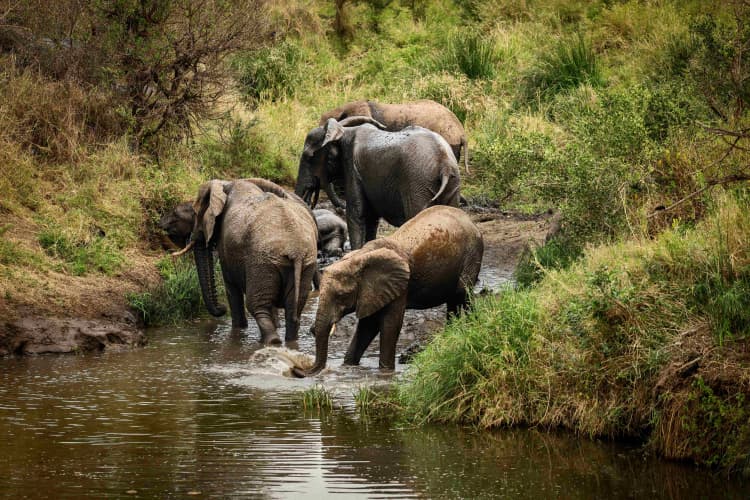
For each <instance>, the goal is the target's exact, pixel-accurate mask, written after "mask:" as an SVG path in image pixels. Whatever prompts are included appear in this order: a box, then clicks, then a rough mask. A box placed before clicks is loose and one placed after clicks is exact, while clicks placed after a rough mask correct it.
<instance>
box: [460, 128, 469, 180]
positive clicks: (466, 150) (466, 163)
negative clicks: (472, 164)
mask: <svg viewBox="0 0 750 500" xmlns="http://www.w3.org/2000/svg"><path fill="white" fill-rule="evenodd" d="M461 149H463V150H464V168H466V173H467V174H470V173H471V172H469V142H468V141H467V140H466V136H465V135H462V136H461Z"/></svg>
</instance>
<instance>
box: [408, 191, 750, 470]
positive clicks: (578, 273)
mask: <svg viewBox="0 0 750 500" xmlns="http://www.w3.org/2000/svg"><path fill="white" fill-rule="evenodd" d="M749 213H750V206H749V205H748V203H747V201H736V200H735V199H733V198H731V197H725V198H723V199H722V200H720V201H719V202H718V206H717V210H716V214H715V215H713V216H711V217H709V218H707V219H706V220H705V221H703V222H701V223H700V224H698V225H697V226H696V227H695V228H688V227H676V228H675V229H673V230H670V231H666V232H664V233H663V234H661V235H660V236H659V237H658V238H656V239H654V240H635V239H634V240H629V241H626V242H623V243H619V244H616V245H609V246H600V247H592V248H589V249H588V250H586V252H585V254H584V256H583V258H582V259H581V260H580V261H578V262H576V263H575V264H573V265H572V266H571V267H570V268H569V269H566V270H551V269H547V270H544V273H543V278H542V279H541V281H540V282H539V283H538V284H535V285H533V286H531V287H529V288H525V289H524V288H521V289H509V290H507V291H505V292H502V293H500V294H499V295H498V296H496V297H487V298H480V299H477V301H476V303H475V310H474V312H473V313H471V314H469V315H467V316H464V317H462V318H461V319H460V320H458V321H454V322H451V323H450V324H449V325H448V326H447V327H446V329H445V331H444V332H443V333H442V334H440V335H438V336H437V337H436V338H435V341H434V342H433V343H431V344H429V345H428V347H427V349H426V350H425V351H424V352H422V353H420V354H419V355H417V356H416V358H415V360H414V364H413V366H412V367H411V369H410V370H409V372H408V373H407V375H406V377H405V379H404V381H403V382H402V383H400V384H398V385H397V386H396V391H395V396H394V397H395V403H396V405H397V406H398V407H399V408H400V411H401V412H403V414H404V415H406V416H408V417H409V418H411V419H416V420H417V421H420V422H451V423H461V424H471V425H477V426H479V427H482V428H494V427H506V426H519V425H520V426H539V427H543V428H564V429H568V430H571V431H573V432H575V433H577V434H582V435H585V436H589V437H606V438H618V439H622V438H625V439H635V440H638V441H641V442H644V443H645V444H646V447H647V448H648V449H650V450H652V451H654V452H656V453H657V454H659V455H662V456H665V457H668V458H674V459H681V460H690V461H693V462H695V463H698V464H701V465H707V466H711V467H719V468H724V469H730V470H735V471H742V472H744V473H748V472H750V339H749V338H748V335H747V334H748V332H749V330H750V293H749V292H750V222H749V221H750V217H748V214H749Z"/></svg>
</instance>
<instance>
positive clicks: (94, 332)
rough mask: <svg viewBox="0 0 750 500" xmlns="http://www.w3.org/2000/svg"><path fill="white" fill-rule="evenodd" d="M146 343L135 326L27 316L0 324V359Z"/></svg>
mask: <svg viewBox="0 0 750 500" xmlns="http://www.w3.org/2000/svg"><path fill="white" fill-rule="evenodd" d="M145 343H146V337H145V336H144V335H143V332H142V331H141V330H139V329H138V328H136V327H135V326H131V325H127V324H122V323H115V322H109V321H99V320H83V319H72V318H54V317H53V318H44V317H41V318H34V317H26V318H23V319H19V320H16V321H14V322H9V323H5V324H3V325H0V356H7V355H13V354H15V355H29V354H48V353H57V354H59V353H70V352H101V351H104V350H118V349H125V348H132V347H137V346H142V345H144V344H145Z"/></svg>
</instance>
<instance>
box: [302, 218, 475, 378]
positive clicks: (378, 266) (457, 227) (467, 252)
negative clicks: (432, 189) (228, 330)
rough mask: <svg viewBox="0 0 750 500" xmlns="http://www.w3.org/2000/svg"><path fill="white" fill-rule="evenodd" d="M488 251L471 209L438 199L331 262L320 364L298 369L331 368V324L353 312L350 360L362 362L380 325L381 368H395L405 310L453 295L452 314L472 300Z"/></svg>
mask: <svg viewBox="0 0 750 500" xmlns="http://www.w3.org/2000/svg"><path fill="white" fill-rule="evenodd" d="M483 252H484V243H483V240H482V235H481V233H480V232H479V229H478V228H477V227H476V226H475V225H474V223H472V222H471V219H470V218H469V216H468V215H466V214H465V213H464V212H463V211H462V210H460V209H458V208H454V207H445V206H437V207H431V208H428V209H427V210H424V211H423V212H420V213H419V215H417V216H416V217H414V218H413V219H411V220H410V221H409V222H407V223H406V224H404V225H403V226H402V227H401V228H399V229H398V230H396V231H395V232H394V233H393V234H392V235H391V236H389V237H386V238H380V239H377V240H375V241H371V242H369V243H368V244H367V245H365V246H364V247H362V248H361V249H360V250H357V251H355V252H351V253H349V254H347V255H346V256H345V257H344V258H343V259H341V260H340V261H338V262H336V263H335V264H332V265H330V266H329V267H328V268H327V269H326V272H325V273H324V274H323V278H322V281H321V284H320V296H319V299H318V311H317V315H316V317H315V324H314V326H313V332H314V334H315V365H314V366H313V368H312V369H311V370H310V371H304V370H300V369H296V370H295V371H294V373H295V375H296V376H298V377H303V376H309V375H314V374H316V373H318V372H319V371H321V370H322V369H323V368H325V366H326V362H327V358H328V337H329V335H330V332H332V331H333V329H334V328H335V325H336V323H337V322H338V321H339V320H340V319H341V318H342V317H343V316H344V315H346V314H349V313H351V312H356V313H357V318H359V322H358V323H357V330H356V332H355V333H354V336H353V337H352V340H351V342H350V344H349V348H348V350H347V352H346V355H345V357H344V364H348V365H356V364H359V360H360V358H361V357H362V354H363V353H364V352H365V349H367V347H368V346H369V345H370V343H371V342H372V340H373V339H374V338H375V336H376V335H377V334H378V333H380V368H384V369H391V370H392V369H393V368H394V367H395V358H396V342H397V341H398V336H399V333H400V331H401V325H402V323H403V319H404V311H405V310H406V309H426V308H430V307H435V306H439V305H441V304H446V303H447V305H448V314H449V315H451V314H456V313H457V312H458V311H459V310H461V309H462V308H465V307H466V306H467V303H468V294H469V289H471V288H472V287H473V286H474V284H475V283H476V281H477V275H478V274H479V268H480V266H481V264H482V254H483Z"/></svg>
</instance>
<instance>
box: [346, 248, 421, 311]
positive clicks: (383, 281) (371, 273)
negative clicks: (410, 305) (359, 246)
mask: <svg viewBox="0 0 750 500" xmlns="http://www.w3.org/2000/svg"><path fill="white" fill-rule="evenodd" d="M359 259H361V261H362V270H361V274H360V277H359V289H358V292H357V317H358V318H360V319H361V318H366V317H367V316H370V315H372V314H374V313H376V312H377V311H379V310H380V309H382V308H383V307H385V306H386V305H387V304H388V303H389V302H392V301H393V300H395V299H396V298H397V297H398V296H400V295H402V294H404V293H406V289H407V287H408V285H409V275H410V270H409V262H408V261H407V260H406V259H405V258H404V257H402V256H401V255H399V254H398V253H396V252H395V251H393V250H391V249H389V248H378V249H377V250H372V251H370V252H367V253H365V254H364V255H362V256H360V257H359Z"/></svg>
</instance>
